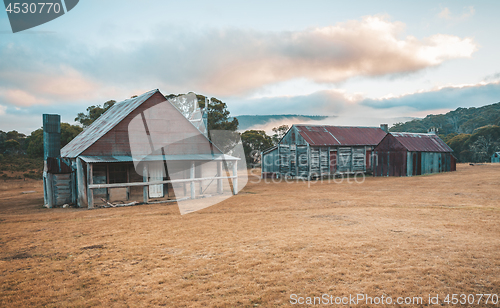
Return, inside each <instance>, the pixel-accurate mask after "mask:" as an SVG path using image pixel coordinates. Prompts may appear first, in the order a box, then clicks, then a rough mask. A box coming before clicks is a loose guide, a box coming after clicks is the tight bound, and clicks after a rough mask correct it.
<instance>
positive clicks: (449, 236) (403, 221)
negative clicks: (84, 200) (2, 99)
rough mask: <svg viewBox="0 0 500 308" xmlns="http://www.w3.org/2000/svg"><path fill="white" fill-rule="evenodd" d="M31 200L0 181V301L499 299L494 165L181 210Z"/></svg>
mask: <svg viewBox="0 0 500 308" xmlns="http://www.w3.org/2000/svg"><path fill="white" fill-rule="evenodd" d="M257 179H258V178H257V177H252V178H251V179H250V181H252V182H254V181H256V180H257ZM33 190H35V191H36V193H28V194H26V193H25V194H23V193H22V192H26V191H33ZM42 203H43V198H42V187H41V182H39V181H19V182H12V181H11V182H8V181H7V182H4V181H2V182H0V247H1V249H0V307H22V306H30V307H32V306H33V307H42V306H43V307H102V306H105V307H146V306H166V307H287V306H291V304H290V296H291V294H297V295H299V296H302V297H313V296H321V295H322V294H329V295H333V296H334V297H336V296H346V295H347V296H348V295H349V294H353V295H355V294H358V293H365V294H368V295H369V296H372V297H375V296H382V295H384V296H386V297H387V296H390V297H391V298H393V299H396V298H397V297H399V296H402V297H409V296H422V297H423V298H424V306H425V305H426V301H427V298H428V294H433V295H435V294H439V295H440V299H442V298H443V297H444V295H446V294H453V293H455V294H477V293H496V294H499V295H500V164H498V165H491V164H486V165H480V166H469V165H459V166H458V171H457V172H453V173H446V174H435V175H427V176H418V177H411V178H371V177H370V178H367V179H366V181H365V182H364V183H362V184H357V183H347V182H344V183H333V182H330V183H328V182H324V183H314V182H312V183H307V182H305V183H304V182H299V183H267V184H266V183H263V182H261V183H249V184H248V185H247V186H246V187H245V188H244V189H243V191H242V192H241V193H240V194H239V195H237V196H235V197H232V198H230V199H228V200H226V201H224V202H222V203H219V204H217V205H215V206H212V207H209V208H207V209H204V210H201V211H199V212H195V213H192V214H188V215H183V216H181V215H180V214H179V211H178V208H177V206H176V204H168V205H140V206H135V207H126V208H110V209H95V210H86V209H74V208H70V209H62V208H58V209H45V208H42V207H41V205H42ZM347 306H348V305H347ZM347 306H346V307H347ZM351 306H352V305H351ZM358 306H359V307H363V306H365V305H363V304H360V305H357V306H356V307H358ZM393 306H395V307H396V306H398V305H393ZM403 306H404V307H412V306H421V305H403ZM445 306H446V304H445ZM462 306H467V305H462ZM473 306H474V307H479V306H485V305H484V302H483V303H481V304H480V305H473ZM494 306H495V307H500V304H497V305H494Z"/></svg>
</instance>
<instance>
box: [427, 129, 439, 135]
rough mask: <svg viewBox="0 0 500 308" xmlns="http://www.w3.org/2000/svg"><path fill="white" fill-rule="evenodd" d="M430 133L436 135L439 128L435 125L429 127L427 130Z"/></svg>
mask: <svg viewBox="0 0 500 308" xmlns="http://www.w3.org/2000/svg"><path fill="white" fill-rule="evenodd" d="M427 132H428V133H429V134H434V135H437V134H438V129H437V128H435V127H431V128H429V130H428V131H427Z"/></svg>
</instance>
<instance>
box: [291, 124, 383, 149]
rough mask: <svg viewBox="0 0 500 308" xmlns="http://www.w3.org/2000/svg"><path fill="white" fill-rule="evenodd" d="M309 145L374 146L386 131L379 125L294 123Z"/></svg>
mask: <svg viewBox="0 0 500 308" xmlns="http://www.w3.org/2000/svg"><path fill="white" fill-rule="evenodd" d="M294 126H295V127H296V128H297V131H298V132H299V134H300V135H301V136H302V137H303V138H304V139H305V140H306V141H307V143H309V144H310V145H316V146H354V145H373V146H376V145H377V144H379V142H380V141H381V140H382V139H383V138H384V137H385V135H386V133H385V132H384V131H383V130H382V129H380V128H379V127H347V126H329V125H294Z"/></svg>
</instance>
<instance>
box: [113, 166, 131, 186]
mask: <svg viewBox="0 0 500 308" xmlns="http://www.w3.org/2000/svg"><path fill="white" fill-rule="evenodd" d="M109 183H110V184H113V183H127V165H125V164H109Z"/></svg>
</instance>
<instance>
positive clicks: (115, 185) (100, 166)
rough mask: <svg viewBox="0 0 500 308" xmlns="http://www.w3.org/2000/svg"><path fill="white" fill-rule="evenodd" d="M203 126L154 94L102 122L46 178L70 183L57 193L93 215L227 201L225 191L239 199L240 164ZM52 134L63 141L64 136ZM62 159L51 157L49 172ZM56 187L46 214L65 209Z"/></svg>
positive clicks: (117, 108)
mask: <svg viewBox="0 0 500 308" xmlns="http://www.w3.org/2000/svg"><path fill="white" fill-rule="evenodd" d="M198 118H203V117H202V116H200V117H198ZM44 119H45V117H44ZM198 120H199V119H198ZM198 122H200V123H204V125H203V127H201V126H200V123H197V122H196V123H193V121H190V119H188V118H186V117H185V116H184V115H183V114H182V113H181V112H180V111H179V110H178V109H177V108H176V107H175V106H174V105H173V104H172V103H171V102H169V101H168V100H166V98H165V96H164V95H163V94H162V93H160V91H159V90H152V91H149V92H147V93H144V94H142V95H140V96H137V97H134V98H131V99H127V100H125V101H122V102H119V103H116V104H115V105H114V106H113V107H111V108H110V109H109V110H108V111H106V112H105V113H104V114H103V115H101V116H100V117H99V118H98V119H97V120H96V121H95V122H93V123H92V124H91V125H90V126H89V127H87V128H86V129H85V130H84V131H83V132H81V133H80V134H79V135H78V136H76V137H75V138H74V139H73V140H72V141H71V142H70V143H68V144H67V145H66V146H65V147H64V148H62V149H61V151H60V156H59V157H56V158H55V161H56V162H57V163H55V166H56V168H54V167H53V168H52V169H50V168H46V169H47V170H46V171H47V172H46V173H45V175H46V176H45V177H46V178H47V179H48V180H51V179H52V178H53V177H54V176H52V175H51V174H52V173H53V172H54V171H53V170H56V171H59V172H57V173H64V174H65V176H66V177H67V178H68V180H67V181H65V182H60V183H59V184H58V186H57V187H58V188H59V189H62V190H61V191H64V192H69V198H66V199H65V200H64V202H70V201H71V202H72V203H74V204H77V205H78V206H79V207H89V208H92V207H93V206H94V202H100V201H101V199H104V200H106V201H122V202H127V201H142V202H144V203H149V202H167V201H171V200H179V199H181V198H190V199H194V198H197V197H198V196H200V195H204V196H209V195H213V194H222V193H223V191H224V188H226V190H227V189H228V188H230V189H231V191H232V193H233V194H236V193H237V192H238V185H237V161H238V160H239V158H237V157H233V156H230V155H226V154H224V153H223V152H222V151H221V150H220V149H219V148H217V147H216V146H215V145H214V144H213V143H212V142H211V141H210V140H209V139H208V138H207V136H206V121H198ZM44 123H45V122H44ZM44 127H45V126H44ZM47 127H49V126H47ZM49 128H50V127H49ZM50 132H51V135H50V137H51V138H52V139H54V140H56V139H57V138H58V136H57V133H59V132H60V130H58V129H57V127H56V128H55V129H52V130H50ZM57 140H59V139H57ZM58 155H59V154H58V153H57V154H55V155H54V154H52V155H49V159H46V165H47V163H50V162H51V159H50V158H51V156H52V157H53V156H58ZM52 160H54V159H52ZM52 165H54V163H52ZM58 165H63V166H67V168H64V170H61V168H60V167H59V168H57V166H58ZM49 167H50V166H49ZM228 168H232V175H229V169H228ZM68 169H69V172H68ZM223 169H224V170H223ZM51 170H52V171H51ZM44 183H45V182H44ZM50 183H52V182H47V185H45V189H44V190H45V192H46V195H48V196H49V197H48V198H46V199H47V200H49V201H50V202H48V203H47V206H48V207H52V206H56V205H61V204H60V203H61V202H63V201H62V200H61V202H58V201H57V200H59V199H58V197H57V191H56V190H55V189H54V188H53V186H54V185H52V186H51V185H49V184H50ZM61 185H62V186H61ZM63 186H64V187H63ZM65 196H66V195H65ZM46 202H47V201H46Z"/></svg>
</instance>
